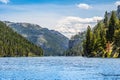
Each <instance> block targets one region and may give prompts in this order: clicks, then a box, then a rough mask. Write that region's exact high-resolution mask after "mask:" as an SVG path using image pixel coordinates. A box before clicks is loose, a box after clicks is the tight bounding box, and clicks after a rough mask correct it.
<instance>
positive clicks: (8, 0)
mask: <svg viewBox="0 0 120 80" xmlns="http://www.w3.org/2000/svg"><path fill="white" fill-rule="evenodd" d="M0 2H2V3H5V4H7V3H9V2H10V0H0Z"/></svg>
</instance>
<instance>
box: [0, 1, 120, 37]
mask: <svg viewBox="0 0 120 80" xmlns="http://www.w3.org/2000/svg"><path fill="white" fill-rule="evenodd" d="M119 4H120V1H119V0H0V20H5V21H13V22H28V23H34V24H39V25H40V26H42V27H47V28H49V29H54V30H57V31H59V32H61V33H62V34H64V35H65V36H67V37H70V36H71V35H74V34H76V33H77V32H80V31H83V30H85V29H86V27H87V26H88V25H91V26H93V25H95V23H96V22H97V20H101V19H102V18H103V16H104V12H105V11H111V10H116V9H117V8H116V7H117V5H119Z"/></svg>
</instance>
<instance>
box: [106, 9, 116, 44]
mask: <svg viewBox="0 0 120 80" xmlns="http://www.w3.org/2000/svg"><path fill="white" fill-rule="evenodd" d="M116 23H117V17H116V14H115V12H114V11H112V15H111V18H110V20H109V26H108V30H107V35H106V38H107V40H108V41H110V42H113V39H114V33H115V28H116Z"/></svg>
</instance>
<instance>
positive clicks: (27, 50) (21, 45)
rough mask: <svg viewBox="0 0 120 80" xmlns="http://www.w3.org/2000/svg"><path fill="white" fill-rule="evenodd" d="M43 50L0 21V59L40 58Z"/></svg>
mask: <svg viewBox="0 0 120 80" xmlns="http://www.w3.org/2000/svg"><path fill="white" fill-rule="evenodd" d="M42 55H43V50H42V49H41V48H40V47H38V46H36V45H34V44H33V43H31V42H29V41H28V40H26V39H25V38H24V37H22V36H21V35H19V34H18V33H16V32H15V31H13V30H12V29H11V28H9V27H8V26H7V25H6V24H4V23H3V22H1V21H0V57H15V56H16V57H20V56H22V57H23V56H26V57H27V56H42Z"/></svg>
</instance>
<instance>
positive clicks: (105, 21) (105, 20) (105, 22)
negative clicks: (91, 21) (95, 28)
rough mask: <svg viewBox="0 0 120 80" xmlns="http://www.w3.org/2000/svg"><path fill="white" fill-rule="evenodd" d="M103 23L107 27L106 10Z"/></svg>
mask: <svg viewBox="0 0 120 80" xmlns="http://www.w3.org/2000/svg"><path fill="white" fill-rule="evenodd" d="M103 22H104V24H105V27H106V28H107V27H108V13H107V11H106V12H105V15H104V21H103Z"/></svg>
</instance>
